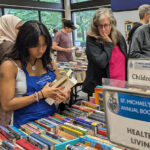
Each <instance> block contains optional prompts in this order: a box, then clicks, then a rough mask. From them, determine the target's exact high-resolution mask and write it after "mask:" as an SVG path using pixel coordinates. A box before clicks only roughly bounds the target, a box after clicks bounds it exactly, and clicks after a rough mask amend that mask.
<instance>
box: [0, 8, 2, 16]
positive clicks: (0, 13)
mask: <svg viewBox="0 0 150 150" xmlns="http://www.w3.org/2000/svg"><path fill="white" fill-rule="evenodd" d="M0 16H2V9H1V8H0Z"/></svg>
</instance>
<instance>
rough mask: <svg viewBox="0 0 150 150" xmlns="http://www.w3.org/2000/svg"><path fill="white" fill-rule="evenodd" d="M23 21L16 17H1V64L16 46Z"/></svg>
mask: <svg viewBox="0 0 150 150" xmlns="http://www.w3.org/2000/svg"><path fill="white" fill-rule="evenodd" d="M21 25H22V20H21V19H20V18H18V17H16V16H14V15H9V14H8V15H4V16H2V17H0V62H1V61H2V59H3V57H4V56H5V55H6V54H7V53H9V52H10V51H11V49H12V47H13V45H14V42H15V40H16V36H17V34H18V31H19V30H18V29H19V27H20V26H21Z"/></svg>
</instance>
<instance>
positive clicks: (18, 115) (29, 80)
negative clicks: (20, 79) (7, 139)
mask: <svg viewBox="0 0 150 150" xmlns="http://www.w3.org/2000/svg"><path fill="white" fill-rule="evenodd" d="M21 64H22V67H23V71H24V72H25V75H26V84H27V93H26V94H25V95H24V96H27V95H31V94H33V93H35V92H38V91H40V90H41V89H42V88H43V87H44V85H45V84H46V83H47V82H52V81H53V80H54V79H55V78H56V74H55V73H54V71H52V70H51V69H49V71H48V72H47V73H44V74H43V75H41V76H30V75H29V74H28V72H27V70H26V68H25V65H24V63H23V62H21ZM55 112H56V107H55V104H53V105H51V106H50V105H48V104H47V103H46V102H45V100H44V99H41V100H40V101H39V102H34V103H32V104H31V105H28V106H26V107H24V108H21V109H18V110H15V111H14V126H15V127H18V128H19V126H20V125H22V124H25V123H28V122H31V121H34V120H37V119H40V118H43V117H48V116H50V115H53V114H54V113H55Z"/></svg>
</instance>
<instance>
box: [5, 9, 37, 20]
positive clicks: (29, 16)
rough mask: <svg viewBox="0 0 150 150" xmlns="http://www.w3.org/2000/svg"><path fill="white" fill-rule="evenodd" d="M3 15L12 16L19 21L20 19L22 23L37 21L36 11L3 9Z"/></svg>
mask: <svg viewBox="0 0 150 150" xmlns="http://www.w3.org/2000/svg"><path fill="white" fill-rule="evenodd" d="M4 12H5V14H12V15H15V16H17V17H19V18H20V19H22V21H23V23H24V22H26V21H28V20H39V16H38V11H36V10H25V9H9V8H5V9H4Z"/></svg>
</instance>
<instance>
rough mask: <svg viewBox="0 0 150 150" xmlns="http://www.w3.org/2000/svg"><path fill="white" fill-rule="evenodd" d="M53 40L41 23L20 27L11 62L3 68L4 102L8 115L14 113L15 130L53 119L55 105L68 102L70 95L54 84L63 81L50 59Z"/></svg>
mask: <svg viewBox="0 0 150 150" xmlns="http://www.w3.org/2000/svg"><path fill="white" fill-rule="evenodd" d="M51 46H52V39H51V37H50V35H49V32H48V29H47V28H46V27H45V26H44V25H43V24H42V23H40V22H38V21H28V22H26V23H25V24H23V25H22V26H21V27H20V30H19V33H18V36H17V39H16V42H15V45H14V48H13V51H12V53H10V55H9V56H8V58H10V59H9V60H5V61H3V62H2V64H1V67H0V76H1V77H0V84H1V86H0V91H1V92H0V99H1V105H2V108H3V110H4V111H6V112H9V111H14V118H13V119H14V122H13V124H14V126H16V127H19V126H20V125H22V124H25V123H27V122H31V121H34V120H37V119H40V118H43V117H48V116H50V115H53V114H54V113H55V112H56V111H57V110H56V107H55V104H54V103H53V104H52V105H49V104H48V103H47V102H46V101H45V99H46V98H52V99H53V100H55V102H56V103H58V104H59V103H61V102H63V101H66V100H67V99H68V98H69V96H70V91H63V88H64V87H59V88H53V87H50V83H51V82H52V81H53V80H54V79H55V78H59V77H60V74H59V72H58V70H57V66H56V64H55V63H54V62H53V60H52V59H51V57H50V48H51Z"/></svg>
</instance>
